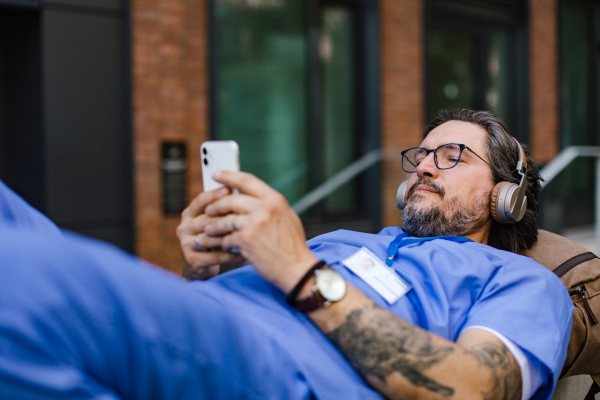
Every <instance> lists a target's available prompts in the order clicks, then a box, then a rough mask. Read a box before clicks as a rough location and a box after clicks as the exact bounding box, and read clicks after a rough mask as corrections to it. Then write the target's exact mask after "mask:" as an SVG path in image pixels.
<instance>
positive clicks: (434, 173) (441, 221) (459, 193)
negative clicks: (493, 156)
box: [403, 121, 494, 243]
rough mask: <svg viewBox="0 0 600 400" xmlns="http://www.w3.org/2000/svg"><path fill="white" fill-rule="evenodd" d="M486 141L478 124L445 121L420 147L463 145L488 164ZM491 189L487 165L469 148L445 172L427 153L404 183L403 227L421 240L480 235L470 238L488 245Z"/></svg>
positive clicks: (489, 170)
mask: <svg viewBox="0 0 600 400" xmlns="http://www.w3.org/2000/svg"><path fill="white" fill-rule="evenodd" d="M486 137H487V132H486V131H485V129H483V128H482V127H480V126H479V125H476V124H472V123H469V122H462V121H448V122H446V123H444V124H442V125H440V126H438V127H437V128H435V129H434V130H433V131H431V132H430V133H429V135H427V137H426V138H425V140H423V142H422V143H421V146H420V147H424V148H426V149H436V148H437V147H439V146H441V145H444V144H448V143H459V144H465V145H467V146H468V147H469V148H471V149H472V150H473V151H474V152H475V153H477V154H478V155H479V156H481V157H482V158H483V159H484V160H486V161H488V162H489V160H488V159H487V156H486V155H485V151H484V143H485V139H486ZM493 187H494V181H493V179H492V171H491V168H490V166H489V165H487V164H486V163H485V162H483V161H482V160H481V159H479V158H478V157H477V156H476V155H475V154H473V153H471V152H470V151H469V150H467V149H465V150H464V151H463V153H462V156H461V158H460V162H459V163H458V164H457V165H456V166H455V167H454V168H451V169H445V170H440V169H438V168H437V167H436V165H435V162H434V156H433V152H432V153H429V155H428V156H427V157H426V158H425V159H424V160H423V161H422V162H421V163H420V164H419V166H418V167H417V172H416V173H414V174H412V176H411V177H410V179H409V181H408V191H407V196H406V206H405V207H404V210H403V215H404V225H405V228H406V230H407V231H408V232H409V233H410V234H412V235H414V236H420V237H426V236H443V235H456V236H471V235H473V234H481V235H480V236H479V237H477V238H473V239H474V240H477V241H483V242H484V243H487V233H488V232H489V228H490V227H491V223H492V221H491V217H490V214H489V194H490V192H491V190H492V189H493Z"/></svg>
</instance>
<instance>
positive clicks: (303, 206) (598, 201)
mask: <svg viewBox="0 0 600 400" xmlns="http://www.w3.org/2000/svg"><path fill="white" fill-rule="evenodd" d="M577 157H596V187H595V193H594V199H595V212H596V217H595V221H594V230H595V232H594V233H595V235H596V246H597V247H596V249H597V251H600V147H594V146H569V147H566V148H564V149H563V150H562V151H561V152H560V153H559V154H558V156H556V158H554V160H552V161H550V162H549V163H548V164H547V165H546V166H545V167H544V168H542V169H541V170H540V175H541V177H542V178H543V179H544V181H543V182H542V187H545V186H546V185H548V184H549V183H550V182H552V180H553V179H554V178H556V176H558V174H559V173H561V172H562V171H563V170H564V169H565V168H566V167H567V166H568V165H569V164H570V163H571V162H572V161H573V160H574V159H576V158H577ZM399 158H401V156H400V153H399V152H395V151H383V150H381V149H377V150H372V151H370V152H368V153H367V154H365V155H364V156H362V157H361V158H359V159H358V160H356V161H355V162H353V163H352V164H350V165H348V166H347V167H346V168H344V169H343V170H341V171H340V172H338V173H337V174H335V175H334V176H332V177H331V178H329V179H327V180H326V181H325V182H323V183H322V184H321V185H319V186H317V187H316V188H314V189H313V190H311V191H310V192H308V193H307V194H306V195H305V196H303V197H302V198H301V199H300V200H298V201H297V202H296V203H294V204H293V205H292V208H293V209H294V210H295V211H296V212H297V213H298V214H300V213H302V212H303V211H306V210H308V209H309V208H311V207H312V206H314V205H315V204H317V203H318V202H320V201H321V200H323V199H324V198H325V197H327V196H328V195H329V194H331V193H332V192H333V191H334V190H336V189H337V188H339V187H340V186H342V185H344V184H345V183H347V182H349V181H350V180H352V179H354V178H355V177H356V176H357V175H359V174H361V173H362V172H364V171H366V170H367V169H369V168H371V167H372V166H374V165H375V164H377V163H379V162H381V161H382V160H385V159H399Z"/></svg>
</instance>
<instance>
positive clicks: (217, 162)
mask: <svg viewBox="0 0 600 400" xmlns="http://www.w3.org/2000/svg"><path fill="white" fill-rule="evenodd" d="M200 157H201V158H202V183H203V185H204V191H205V192H207V191H209V190H214V189H218V188H220V187H223V186H224V185H223V184H222V183H219V182H216V181H215V180H214V179H213V178H212V174H213V173H214V172H215V171H239V170H240V149H239V146H238V144H237V143H236V142H235V141H233V140H212V141H208V142H204V143H202V146H201V147H200ZM234 192H235V191H234Z"/></svg>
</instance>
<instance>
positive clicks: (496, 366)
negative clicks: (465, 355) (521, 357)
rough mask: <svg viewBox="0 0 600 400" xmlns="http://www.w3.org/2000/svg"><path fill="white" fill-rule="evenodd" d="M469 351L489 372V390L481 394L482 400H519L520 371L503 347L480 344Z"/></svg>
mask: <svg viewBox="0 0 600 400" xmlns="http://www.w3.org/2000/svg"><path fill="white" fill-rule="evenodd" d="M469 350H470V351H471V353H472V354H473V355H474V356H475V357H476V358H477V360H478V361H479V365H481V366H482V367H484V368H487V369H489V371H490V375H491V384H490V390H489V391H487V392H483V393H482V396H483V399H484V400H490V399H503V400H511V399H520V398H521V371H520V369H519V366H518V364H517V362H516V360H515V359H514V358H513V357H512V355H511V353H510V352H509V350H508V349H507V348H506V347H505V346H503V345H500V344H498V345H496V344H492V343H481V344H479V345H477V346H475V347H472V348H471V349H469Z"/></svg>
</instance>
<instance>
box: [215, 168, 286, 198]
mask: <svg viewBox="0 0 600 400" xmlns="http://www.w3.org/2000/svg"><path fill="white" fill-rule="evenodd" d="M213 179H214V180H216V181H217V182H221V183H223V184H225V185H226V186H228V187H231V188H235V189H240V190H241V191H242V192H244V193H246V194H249V195H251V196H254V197H259V198H260V197H265V196H269V195H271V194H273V193H278V192H277V191H276V190H275V189H273V188H272V187H271V186H269V185H267V184H266V183H265V182H263V181H262V180H260V179H258V178H257V177H256V176H254V175H252V174H250V173H248V172H238V171H217V172H215V173H214V174H213Z"/></svg>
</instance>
